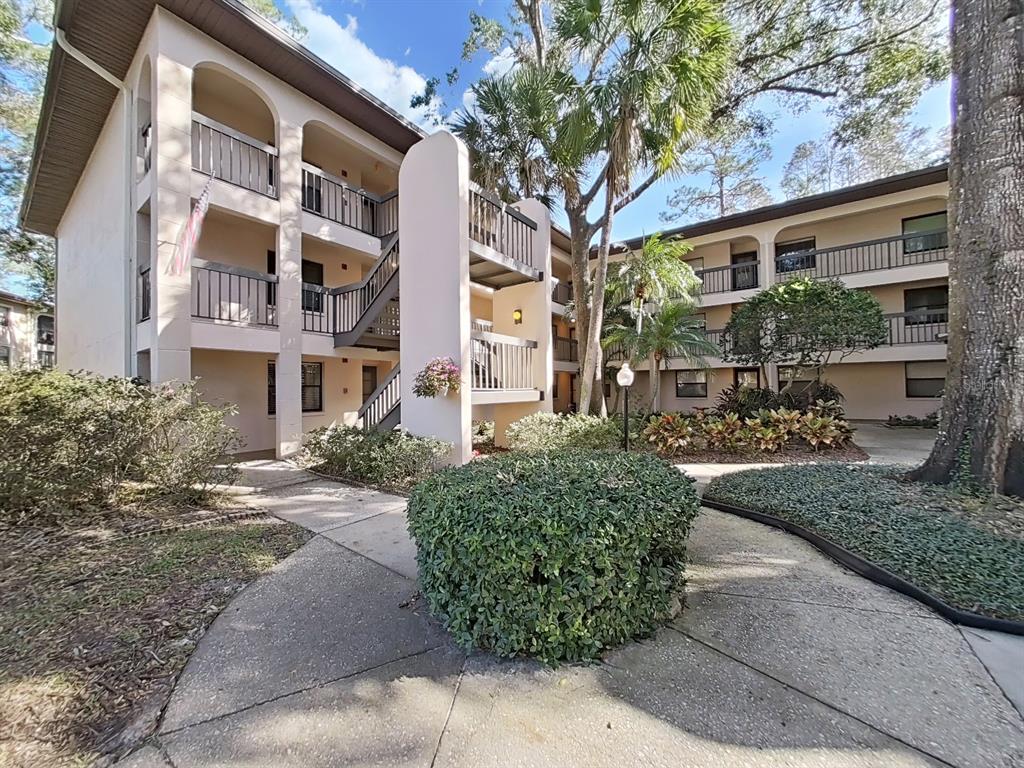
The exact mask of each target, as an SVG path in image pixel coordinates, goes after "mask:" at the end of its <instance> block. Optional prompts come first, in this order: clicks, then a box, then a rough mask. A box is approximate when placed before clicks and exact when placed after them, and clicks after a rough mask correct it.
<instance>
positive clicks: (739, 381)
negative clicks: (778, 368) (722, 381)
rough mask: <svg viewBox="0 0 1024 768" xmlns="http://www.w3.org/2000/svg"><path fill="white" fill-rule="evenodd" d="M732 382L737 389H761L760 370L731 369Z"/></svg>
mask: <svg viewBox="0 0 1024 768" xmlns="http://www.w3.org/2000/svg"><path fill="white" fill-rule="evenodd" d="M732 382H733V384H735V385H736V386H737V387H750V388H751V389H760V388H761V369H760V368H733V370H732Z"/></svg>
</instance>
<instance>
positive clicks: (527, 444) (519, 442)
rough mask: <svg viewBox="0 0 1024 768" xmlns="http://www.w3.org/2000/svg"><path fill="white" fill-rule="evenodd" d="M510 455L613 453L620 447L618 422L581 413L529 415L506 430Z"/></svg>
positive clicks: (620, 429) (620, 428)
mask: <svg viewBox="0 0 1024 768" xmlns="http://www.w3.org/2000/svg"><path fill="white" fill-rule="evenodd" d="M505 438H506V440H507V441H508V447H509V448H510V449H511V450H513V451H534V452H536V451H561V450H596V451H600V450H613V449H615V448H618V447H619V446H620V445H622V423H621V422H619V421H618V419H614V418H604V417H601V416H590V415H587V414H583V413H532V414H530V415H529V416H524V417H523V418H521V419H520V420H519V421H516V422H513V423H512V424H509V426H508V428H507V429H506V430H505Z"/></svg>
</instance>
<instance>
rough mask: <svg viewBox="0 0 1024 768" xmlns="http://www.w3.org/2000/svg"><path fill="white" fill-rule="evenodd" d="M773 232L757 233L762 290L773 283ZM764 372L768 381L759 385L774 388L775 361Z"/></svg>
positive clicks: (758, 270) (760, 288)
mask: <svg viewBox="0 0 1024 768" xmlns="http://www.w3.org/2000/svg"><path fill="white" fill-rule="evenodd" d="M775 234H776V230H774V229H773V230H770V231H763V232H759V233H758V234H757V258H758V260H759V261H760V262H761V263H760V265H759V266H758V269H757V277H758V289H759V290H762V291H763V290H765V289H767V288H771V287H772V286H773V285H774V284H775ZM764 373H765V375H766V376H767V377H768V381H762V382H761V386H762V387H767V388H769V389H775V386H776V383H777V382H778V380H779V367H778V366H777V365H776V364H775V363H768V364H767V365H765V371H764Z"/></svg>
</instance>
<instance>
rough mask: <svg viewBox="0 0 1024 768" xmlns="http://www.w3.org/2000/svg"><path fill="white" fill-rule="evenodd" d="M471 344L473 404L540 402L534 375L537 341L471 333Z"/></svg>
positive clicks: (483, 332) (484, 332) (485, 332)
mask: <svg viewBox="0 0 1024 768" xmlns="http://www.w3.org/2000/svg"><path fill="white" fill-rule="evenodd" d="M471 345H472V347H471V349H472V371H471V382H472V388H473V403H474V404H484V403H501V402H506V403H508V402H527V401H532V400H539V399H540V394H541V393H540V390H539V389H537V388H536V384H535V382H534V375H533V358H534V355H535V354H536V349H537V342H536V341H531V340H529V339H520V338H517V337H515V336H506V335H505V334H502V333H491V332H489V331H478V330H474V331H473V332H472V334H471Z"/></svg>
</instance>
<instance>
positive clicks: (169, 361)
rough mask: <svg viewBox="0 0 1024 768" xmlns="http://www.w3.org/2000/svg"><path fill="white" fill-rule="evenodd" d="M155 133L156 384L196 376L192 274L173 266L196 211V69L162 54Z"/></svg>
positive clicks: (153, 312) (152, 353) (153, 278)
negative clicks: (176, 271) (174, 271)
mask: <svg viewBox="0 0 1024 768" xmlns="http://www.w3.org/2000/svg"><path fill="white" fill-rule="evenodd" d="M154 79H155V83H154V89H153V93H154V98H153V126H154V128H153V135H154V145H153V152H152V164H151V166H150V174H152V175H153V178H154V186H153V197H152V202H153V204H152V205H151V206H150V210H152V211H155V212H156V214H157V215H156V218H155V219H151V221H150V226H151V229H152V231H153V233H154V235H155V238H156V244H155V249H154V254H155V257H156V259H155V262H154V263H153V265H152V270H151V272H150V280H151V284H150V285H151V289H152V305H151V307H150V317H151V318H152V326H153V344H152V347H151V350H150V375H151V379H152V381H153V383H154V384H160V383H165V382H171V381H188V380H189V379H190V378H191V376H192V326H191V322H192V312H191V306H192V274H191V269H189V268H188V267H186V268H185V270H184V272H183V274H180V275H176V274H171V273H170V272H169V270H168V268H169V265H170V264H172V263H173V261H174V259H175V255H176V251H177V249H178V248H179V247H181V240H182V235H183V232H184V229H185V223H186V222H187V221H188V217H189V215H190V213H191V211H192V199H191V180H192V157H191V151H192V150H191V146H192V141H191V132H192V70H191V68H189V67H187V66H185V65H184V64H181V63H179V62H176V61H173V60H172V59H169V58H168V57H167V56H166V55H163V54H161V55H160V56H158V57H157V59H156V62H155V66H154Z"/></svg>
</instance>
